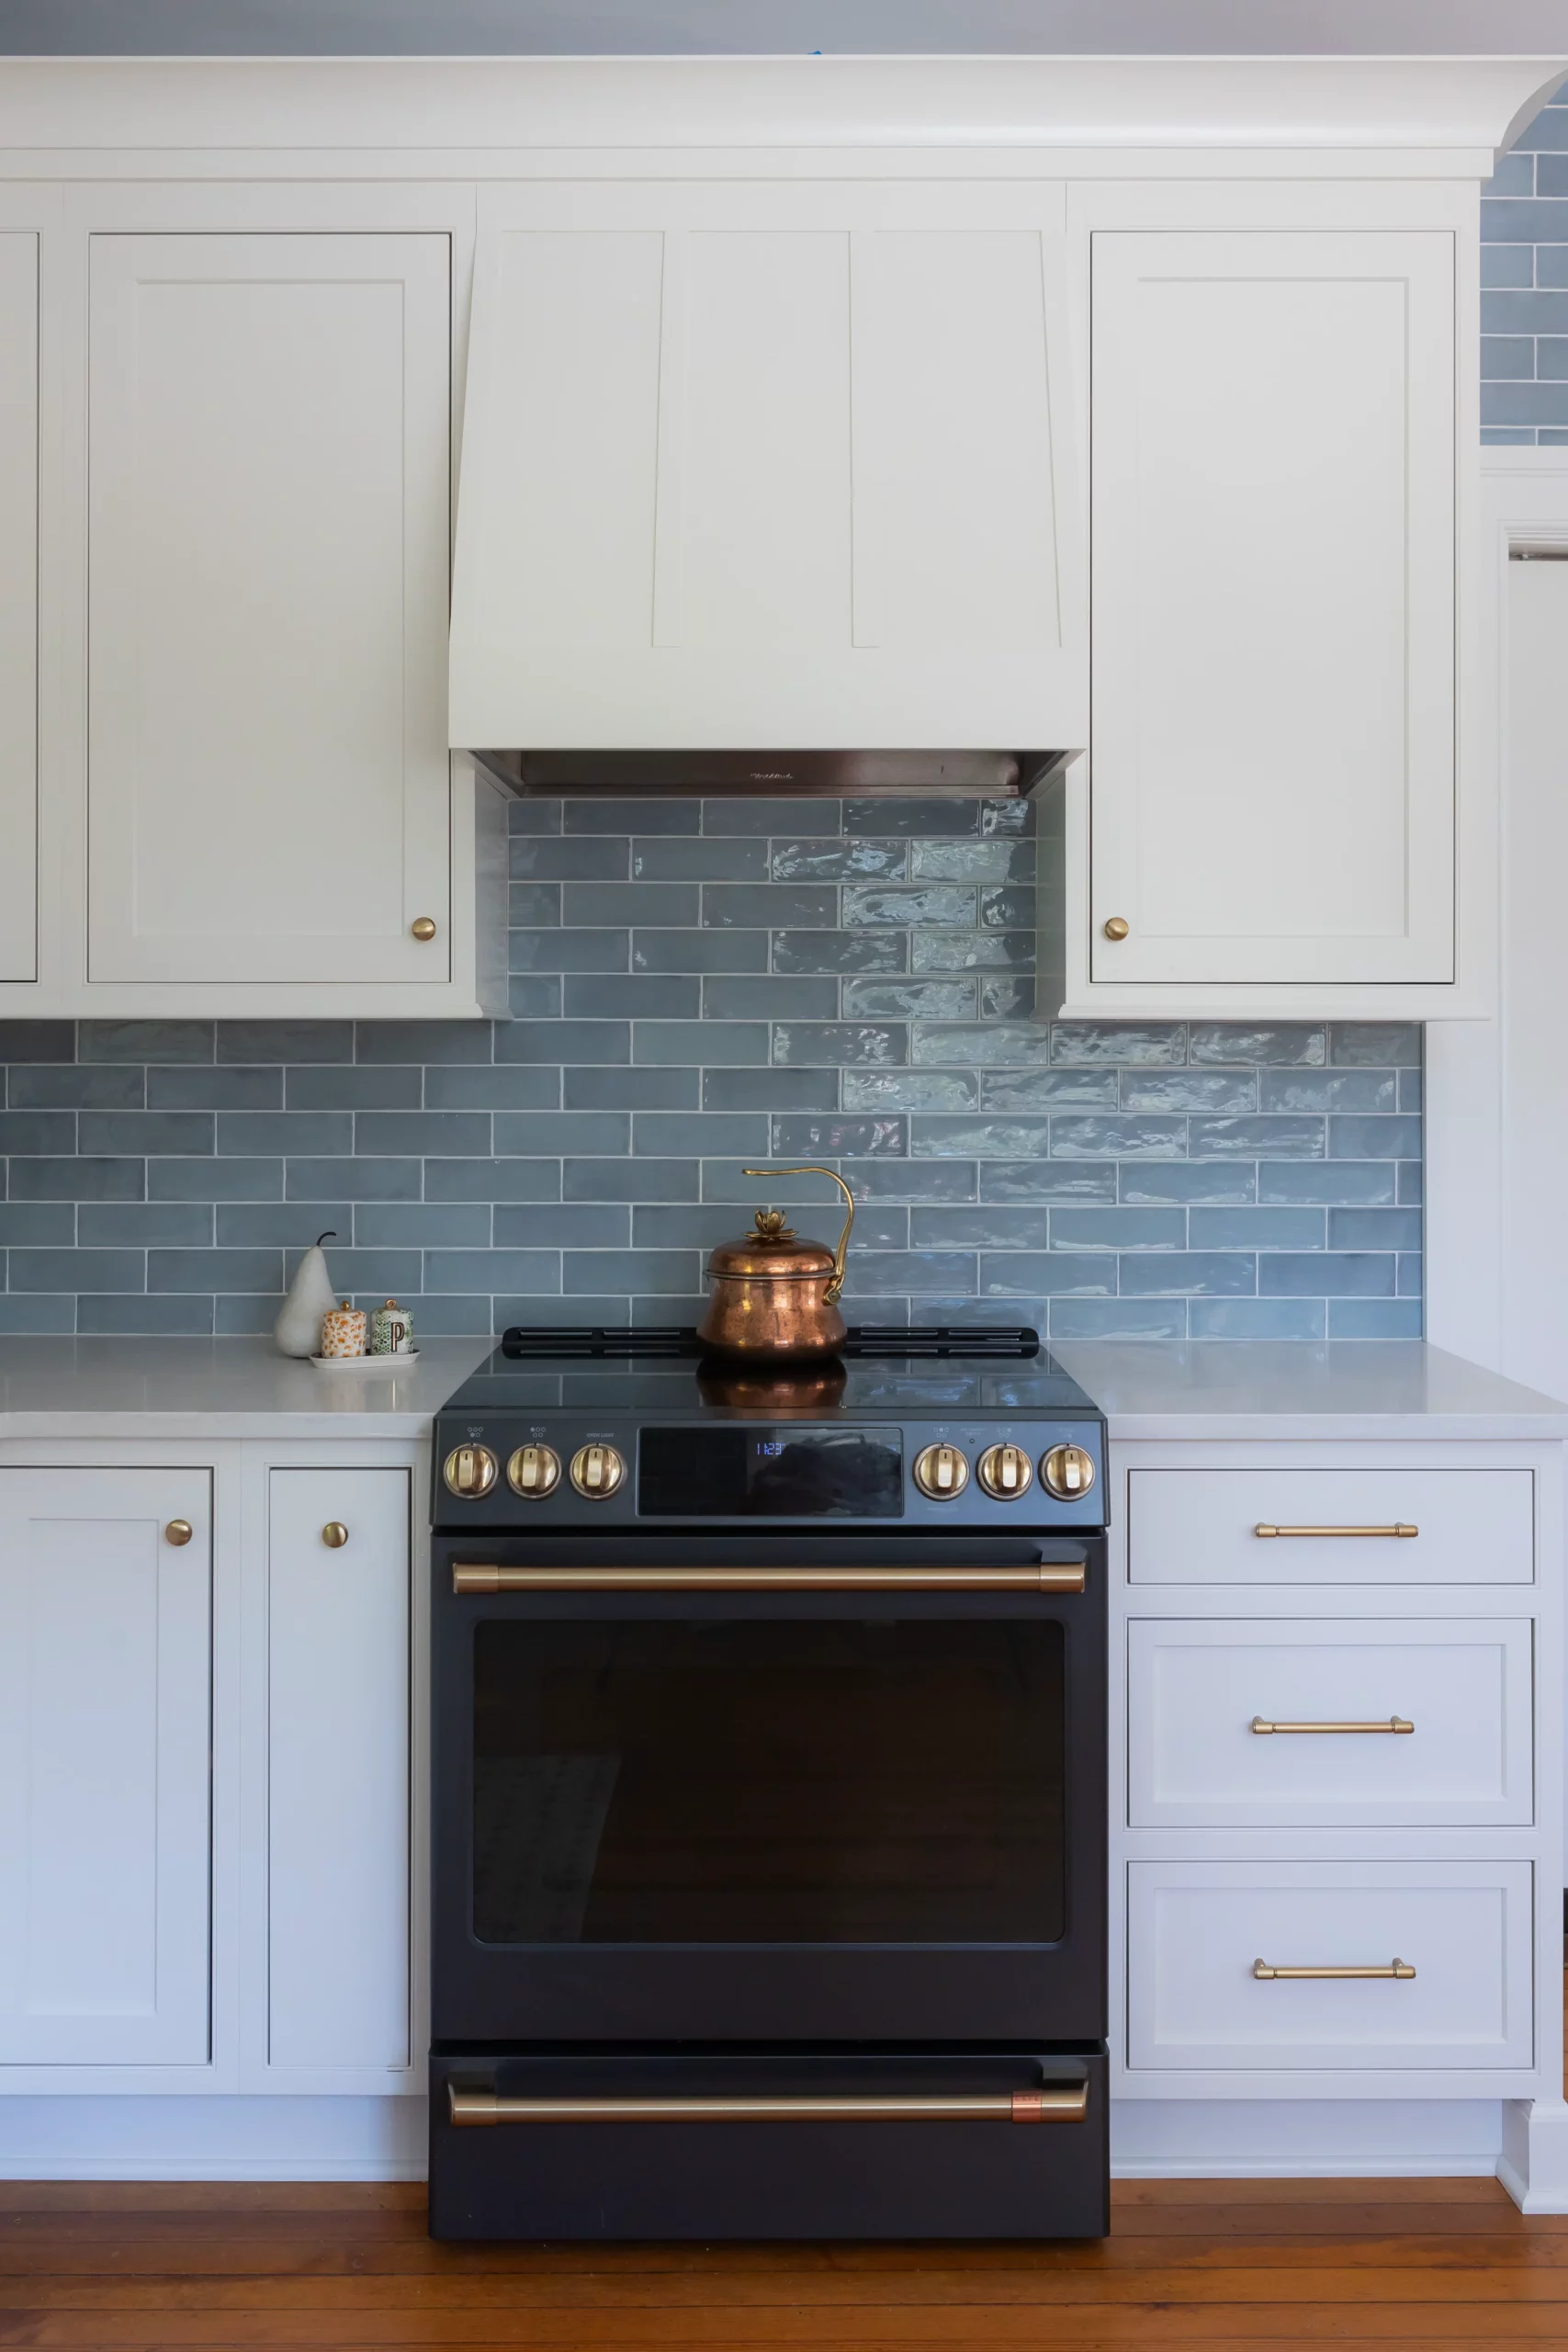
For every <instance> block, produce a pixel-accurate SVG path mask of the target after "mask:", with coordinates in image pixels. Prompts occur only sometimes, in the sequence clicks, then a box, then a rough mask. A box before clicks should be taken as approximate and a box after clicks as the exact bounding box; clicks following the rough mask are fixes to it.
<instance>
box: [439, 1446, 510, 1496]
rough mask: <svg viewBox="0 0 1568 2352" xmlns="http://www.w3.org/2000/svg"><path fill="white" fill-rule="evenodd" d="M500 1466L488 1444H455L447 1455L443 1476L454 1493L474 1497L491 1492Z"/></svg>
mask: <svg viewBox="0 0 1568 2352" xmlns="http://www.w3.org/2000/svg"><path fill="white" fill-rule="evenodd" d="M500 1467H501V1465H500V1464H499V1463H498V1462H497V1461H496V1458H495V1456H494V1454H493V1453H491V1450H490V1448H489V1446H488V1445H455V1446H454V1447H453V1448H452V1451H451V1453H449V1454H448V1455H447V1456H446V1463H445V1464H444V1466H443V1469H442V1476H443V1477H444V1478H445V1479H446V1484H447V1486H448V1487H450V1489H451V1491H452V1492H453V1494H455V1495H464V1496H467V1497H468V1498H470V1499H472V1498H473V1497H475V1496H476V1495H488V1494H489V1492H490V1490H491V1487H493V1486H494V1484H495V1482H496V1479H497V1477H498V1476H499V1475H500Z"/></svg>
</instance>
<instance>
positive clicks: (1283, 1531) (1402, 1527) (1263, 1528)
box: [1252, 1519, 1421, 1537]
mask: <svg viewBox="0 0 1568 2352" xmlns="http://www.w3.org/2000/svg"><path fill="white" fill-rule="evenodd" d="M1252 1532H1253V1533H1254V1535H1268V1536H1274V1535H1400V1536H1404V1537H1409V1536H1412V1535H1419V1534H1420V1532H1421V1530H1420V1529H1419V1528H1418V1527H1412V1526H1410V1525H1409V1523H1408V1521H1404V1520H1403V1519H1396V1520H1395V1521H1394V1522H1393V1526H1392V1527H1274V1526H1271V1525H1270V1524H1269V1521H1267V1520H1261V1521H1259V1522H1258V1525H1257V1526H1256V1527H1255V1528H1254V1529H1253V1531H1252Z"/></svg>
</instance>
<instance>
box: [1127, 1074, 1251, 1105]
mask: <svg viewBox="0 0 1568 2352" xmlns="http://www.w3.org/2000/svg"><path fill="white" fill-rule="evenodd" d="M1122 1109H1123V1111H1227V1112H1229V1111H1256V1110H1257V1109H1258V1073H1257V1072H1256V1071H1255V1070H1250V1069H1124V1070H1123V1071H1122Z"/></svg>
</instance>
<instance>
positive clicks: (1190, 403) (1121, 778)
mask: <svg viewBox="0 0 1568 2352" xmlns="http://www.w3.org/2000/svg"><path fill="white" fill-rule="evenodd" d="M1454 266H1455V257H1454V241H1453V239H1452V237H1451V236H1450V235H1449V234H1447V233H1444V232H1440V231H1436V230H1434V231H1425V232H1400V233H1397V234H1392V233H1387V234H1378V233H1371V232H1352V233H1342V232H1328V231H1323V230H1317V231H1312V232H1305V231H1303V232H1293V233H1280V232H1263V231H1259V232H1203V233H1193V232H1164V233H1150V234H1134V233H1130V232H1101V233H1099V234H1097V235H1096V236H1095V238H1094V241H1093V413H1094V434H1093V482H1092V492H1091V503H1092V530H1093V547H1094V560H1093V592H1092V594H1093V604H1092V620H1091V632H1092V639H1093V694H1094V739H1093V763H1092V773H1091V779H1090V793H1091V806H1092V828H1093V833H1092V853H1091V855H1092V888H1091V901H1092V904H1091V920H1092V926H1093V940H1092V963H1091V971H1092V976H1093V978H1095V979H1096V980H1100V981H1111V982H1141V981H1146V982H1149V983H1156V982H1190V983H1191V984H1194V985H1199V986H1201V985H1203V984H1205V983H1217V984H1223V983H1226V982H1234V983H1240V984H1247V983H1271V984H1280V983H1302V982H1314V981H1317V982H1322V983H1325V984H1339V985H1343V984H1346V983H1356V982H1359V983H1365V984H1375V983H1379V982H1382V983H1401V982H1402V983H1410V982H1439V983H1442V982H1449V981H1451V980H1452V978H1453V977H1454V963H1453V957H1454V888H1453V832H1454V703H1453V696H1454V526H1455V503H1454V468H1455V454H1454V364H1455V355H1454ZM1112 917H1121V918H1122V919H1123V920H1124V921H1125V922H1127V923H1128V924H1129V925H1130V933H1129V935H1128V936H1127V937H1126V938H1124V939H1122V941H1121V942H1120V943H1112V942H1111V941H1108V940H1107V939H1106V938H1105V936H1104V933H1103V928H1102V927H1103V925H1104V923H1105V922H1106V921H1107V920H1108V919H1110V918H1112Z"/></svg>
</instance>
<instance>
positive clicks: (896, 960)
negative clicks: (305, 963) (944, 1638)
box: [0, 175, 1523, 1340]
mask: <svg viewBox="0 0 1568 2352" xmlns="http://www.w3.org/2000/svg"><path fill="white" fill-rule="evenodd" d="M1515 176H1516V178H1517V175H1515ZM1521 200H1523V199H1521ZM1032 833H1033V811H1032V809H1031V808H1030V807H1029V805H1028V804H1027V803H1021V802H1016V801H978V800H953V801H930V800H908V801H901V800H885V799H876V800H854V801H848V802H844V803H841V804H840V803H838V802H834V801H814V802H799V801H744V802H737V801H731V800H714V801H706V802H702V803H699V802H696V801H686V800H679V801H651V802H650V801H636V802H604V801H592V802H580V801H566V802H562V801H521V802H517V803H515V804H514V805H513V809H512V835H513V838H512V872H513V932H512V959H511V960H512V966H513V974H514V985H515V986H516V987H518V988H519V989H521V988H522V987H523V986H524V984H526V987H527V988H528V989H533V987H534V986H535V984H536V982H537V983H539V984H542V985H547V986H548V987H549V988H550V989H552V990H554V991H555V994H554V995H553V996H552V999H551V1006H550V1009H549V1010H547V1011H541V1010H540V1009H539V1000H538V999H537V998H530V997H526V996H516V995H514V999H513V1008H514V1012H516V1013H517V1015H518V1016H519V1017H517V1018H514V1019H513V1020H511V1021H504V1022H494V1023H491V1022H488V1021H435V1022H415V1021H401V1020H392V1021H381V1022H360V1023H349V1022H345V1021H316V1022H312V1021H221V1022H217V1023H212V1022H199V1021H145V1022H118V1021H116V1022H107V1021H92V1022H83V1023H79V1024H77V1025H76V1026H74V1027H73V1024H72V1023H69V1022H39V1021H15V1022H6V1023H0V1059H3V1060H4V1062H5V1064H6V1094H5V1101H4V1106H3V1107H0V1149H3V1150H4V1152H5V1153H6V1155H7V1159H6V1169H7V1183H6V1198H5V1200H4V1202H3V1203H0V1251H3V1252H4V1254H5V1260H6V1288H5V1290H4V1291H3V1292H0V1330H6V1331H11V1332H26V1331H31V1332H43V1333H58V1332H69V1331H73V1330H74V1331H78V1332H81V1333H84V1334H95V1333H109V1332H118V1333H158V1332H164V1333H176V1332H177V1333H202V1332H217V1333H246V1332H260V1331H265V1330H267V1329H270V1327H271V1325H272V1322H273V1319H274V1317H275V1316H276V1313H277V1307H278V1301H279V1293H280V1291H281V1289H282V1286H283V1284H284V1283H285V1281H286V1280H287V1278H288V1275H289V1274H290V1273H291V1272H293V1269H294V1266H295V1265H296V1264H297V1263H298V1261H299V1253H300V1251H301V1250H303V1249H304V1248H305V1247H306V1246H307V1245H308V1244H309V1243H310V1242H311V1241H312V1240H314V1238H315V1237H316V1235H317V1234H318V1233H319V1232H321V1231H322V1230H323V1229H324V1228H327V1227H331V1228H333V1231H334V1232H335V1234H336V1237H337V1238H336V1241H335V1243H332V1244H329V1245H328V1248H329V1258H330V1262H331V1264H332V1267H333V1274H334V1277H335V1279H336V1281H337V1282H338V1283H339V1285H340V1287H341V1288H342V1289H343V1290H344V1293H345V1294H348V1295H354V1296H355V1297H356V1298H357V1299H358V1300H359V1301H360V1302H361V1303H362V1304H366V1303H370V1304H378V1303H379V1301H380V1300H381V1299H382V1298H383V1297H385V1296H387V1295H389V1294H393V1295H397V1296H398V1297H400V1298H401V1299H403V1300H404V1301H405V1302H407V1303H409V1304H411V1305H412V1306H414V1309H415V1314H416V1321H417V1325H418V1328H419V1329H422V1330H423V1331H425V1332H430V1333H439V1332H461V1333H473V1334H475V1335H479V1334H482V1333H484V1332H487V1331H491V1330H495V1329H501V1328H502V1326H503V1325H504V1324H505V1323H506V1322H508V1321H515V1320H519V1319H523V1320H527V1319H533V1320H536V1321H543V1320H550V1321H566V1322H592V1321H604V1320H605V1319H612V1320H621V1321H625V1320H635V1321H644V1322H647V1321H652V1322H668V1321H671V1320H674V1319H691V1318H693V1317H694V1316H695V1315H696V1313H697V1312H698V1309H699V1306H700V1302H701V1292H702V1267H703V1262H704V1260H705V1256H706V1253H707V1251H708V1250H710V1249H711V1248H712V1247H713V1245H714V1243H716V1242H717V1241H722V1240H725V1239H728V1238H731V1237H732V1236H734V1235H735V1234H737V1233H739V1231H740V1230H741V1229H742V1227H744V1225H745V1223H746V1220H747V1216H748V1214H749V1212H750V1209H752V1208H754V1207H759V1206H761V1205H763V1204H765V1203H767V1202H768V1201H769V1200H770V1199H772V1200H774V1201H776V1202H777V1203H778V1204H780V1205H785V1204H787V1205H789V1206H790V1207H791V1208H792V1209H793V1210H795V1212H796V1215H795V1223H796V1225H797V1226H798V1227H801V1228H803V1229H804V1230H806V1231H807V1232H816V1233H819V1234H821V1235H823V1236H826V1237H829V1238H830V1237H831V1235H832V1234H833V1233H834V1232H836V1230H837V1216H836V1210H837V1204H838V1200H839V1195H838V1193H837V1191H836V1189H835V1188H834V1187H833V1186H832V1185H831V1184H830V1183H829V1182H827V1181H826V1180H824V1179H823V1178H821V1177H815V1176H788V1177H780V1178H778V1179H777V1180H775V1181H774V1182H771V1183H770V1182H760V1181H758V1180H756V1179H753V1178H748V1177H746V1176H745V1175H743V1174H742V1172H741V1170H742V1168H743V1166H745V1165H747V1164H760V1163H763V1162H766V1161H768V1160H770V1159H774V1160H782V1161H784V1162H789V1163H792V1162H796V1161H800V1160H810V1161H818V1162H822V1163H825V1164H829V1165H831V1166H834V1167H836V1168H838V1169H839V1170H840V1171H841V1172H842V1174H843V1176H844V1177H845V1179H846V1181H847V1182H849V1183H850V1184H851V1185H852V1189H853V1191H854V1193H855V1196H856V1200H857V1203H858V1204H859V1208H858V1214H857V1219H856V1227H855V1246H854V1248H853V1250H852V1255H851V1261H850V1280H849V1283H848V1286H847V1290H846V1299H847V1302H848V1305H849V1307H850V1311H851V1314H852V1316H853V1315H854V1314H855V1312H856V1311H857V1308H858V1311H859V1313H860V1314H861V1315H862V1316H863V1317H865V1318H866V1319H874V1320H876V1321H879V1322H885V1321H888V1320H901V1319H904V1318H906V1317H916V1318H918V1319H920V1320H924V1321H937V1320H948V1321H953V1320H970V1321H974V1320H989V1321H998V1320H1003V1319H1005V1320H1008V1321H1014V1320H1017V1321H1028V1322H1033V1323H1035V1324H1037V1325H1038V1326H1039V1327H1040V1328H1041V1329H1043V1330H1045V1331H1047V1332H1048V1333H1050V1334H1053V1335H1055V1337H1056V1338H1057V1339H1084V1338H1095V1339H1102V1338H1103V1339H1127V1340H1149V1339H1161V1340H1164V1339H1183V1338H1192V1339H1213V1340H1247V1339H1282V1340H1322V1339H1325V1338H1333V1339H1383V1338H1398V1337H1405V1336H1409V1335H1411V1334H1416V1333H1418V1332H1419V1330H1420V1328H1421V1297H1420V1267H1421V1259H1420V1250H1421V1211H1420V1206H1419V1201H1420V1178H1421V1167H1420V1159H1421V1119H1420V1061H1421V1032H1420V1030H1419V1029H1418V1028H1417V1027H1416V1026H1414V1025H1411V1024H1408V1023H1391V1022H1363V1023H1331V1024H1325V1023H1282V1024H1275V1025H1260V1024H1258V1023H1216V1022H1213V1021H1202V1022H1193V1023H1185V1022H1165V1021H1162V1022H1083V1021H1064V1022H1056V1023H1050V1022H1037V1021H1035V1020H1032V1019H1031V1018H1030V1017H1029V1014H1030V1011H1031V1005H1032V965H1033V954H1034V941H1033V934H1032V922H1033V912H1032V903H1031V893H1030V888H1029V884H1030V877H1031V875H1032V862H1033V847H1034V844H1033V838H1032Z"/></svg>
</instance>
